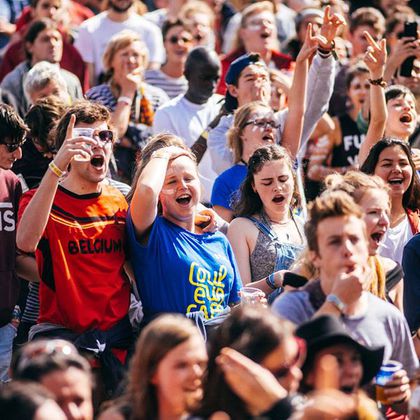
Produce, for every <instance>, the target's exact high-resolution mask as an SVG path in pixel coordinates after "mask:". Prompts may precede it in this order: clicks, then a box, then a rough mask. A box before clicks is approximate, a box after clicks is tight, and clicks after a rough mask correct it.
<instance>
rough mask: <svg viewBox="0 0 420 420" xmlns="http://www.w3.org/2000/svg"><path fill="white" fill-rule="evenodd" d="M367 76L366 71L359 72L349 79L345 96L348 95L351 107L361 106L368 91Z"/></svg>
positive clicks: (357, 107) (358, 107)
mask: <svg viewBox="0 0 420 420" xmlns="http://www.w3.org/2000/svg"><path fill="white" fill-rule="evenodd" d="M368 78H369V74H368V73H366V74H365V73H361V74H359V75H357V76H356V77H355V78H354V79H353V80H352V81H351V83H350V86H349V88H348V91H347V96H348V97H349V99H350V101H351V103H352V105H353V107H355V108H356V109H360V108H361V107H362V105H363V104H364V102H365V100H366V97H367V95H368V93H369V89H370V84H369V81H368Z"/></svg>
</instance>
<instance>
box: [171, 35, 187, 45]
mask: <svg viewBox="0 0 420 420" xmlns="http://www.w3.org/2000/svg"><path fill="white" fill-rule="evenodd" d="M168 41H169V42H170V43H171V44H177V43H178V42H179V41H182V42H183V43H184V44H189V43H190V42H192V38H187V37H186V36H176V35H172V36H171V37H169V38H168Z"/></svg>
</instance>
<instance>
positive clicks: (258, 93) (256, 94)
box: [228, 64, 271, 107]
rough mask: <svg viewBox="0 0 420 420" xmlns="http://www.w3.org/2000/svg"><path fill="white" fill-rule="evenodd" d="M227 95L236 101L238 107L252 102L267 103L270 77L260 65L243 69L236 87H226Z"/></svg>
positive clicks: (269, 91)
mask: <svg viewBox="0 0 420 420" xmlns="http://www.w3.org/2000/svg"><path fill="white" fill-rule="evenodd" d="M228 90H229V93H230V94H231V95H232V96H233V97H235V98H236V99H237V100H238V107H241V106H242V105H245V104H248V103H249V102H253V101H261V102H264V103H267V104H268V103H269V102H270V98H271V84H270V76H269V74H268V71H267V69H266V68H265V67H264V66H263V65H261V64H251V65H250V66H248V67H245V68H244V69H243V70H242V71H241V74H240V75H239V78H238V82H237V86H235V85H228Z"/></svg>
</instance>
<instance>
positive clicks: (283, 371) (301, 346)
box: [272, 337, 306, 379]
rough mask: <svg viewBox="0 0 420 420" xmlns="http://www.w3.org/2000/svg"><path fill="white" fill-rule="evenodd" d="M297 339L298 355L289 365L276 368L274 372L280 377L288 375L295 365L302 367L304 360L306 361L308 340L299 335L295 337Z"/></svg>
mask: <svg viewBox="0 0 420 420" xmlns="http://www.w3.org/2000/svg"><path fill="white" fill-rule="evenodd" d="M295 340H296V343H297V347H298V349H297V352H296V356H295V357H294V358H293V360H292V361H291V362H290V363H288V364H287V365H283V366H282V367H280V368H279V369H276V370H275V371H273V372H272V373H273V375H274V376H275V377H276V378H278V379H280V378H284V377H285V376H287V375H288V374H289V372H290V370H291V369H292V368H294V367H298V368H300V367H301V366H302V365H303V362H304V361H305V358H306V342H305V340H303V339H302V338H299V337H295Z"/></svg>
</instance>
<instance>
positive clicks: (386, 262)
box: [379, 256, 397, 273]
mask: <svg viewBox="0 0 420 420" xmlns="http://www.w3.org/2000/svg"><path fill="white" fill-rule="evenodd" d="M379 261H380V262H381V264H382V267H383V268H384V270H385V273H387V272H388V271H391V270H393V269H394V268H395V267H396V266H397V263H396V262H395V261H394V260H391V258H387V257H382V256H379Z"/></svg>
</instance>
